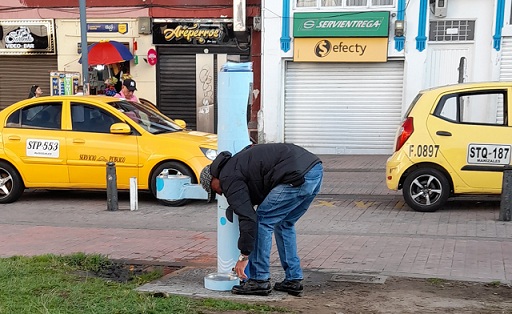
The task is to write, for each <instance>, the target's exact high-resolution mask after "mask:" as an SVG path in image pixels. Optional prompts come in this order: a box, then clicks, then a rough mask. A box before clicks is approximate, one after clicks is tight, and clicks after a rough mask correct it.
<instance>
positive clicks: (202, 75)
mask: <svg viewBox="0 0 512 314" xmlns="http://www.w3.org/2000/svg"><path fill="white" fill-rule="evenodd" d="M152 33H153V44H154V45H155V46H156V47H157V54H158V63H157V65H156V77H157V84H156V86H157V102H158V107H159V109H160V111H162V112H163V113H164V114H166V115H168V116H170V117H172V118H176V119H182V120H185V122H186V123H187V127H188V128H190V129H194V130H200V131H205V132H215V131H216V120H217V118H216V117H217V106H216V103H217V99H216V95H217V91H216V86H217V73H218V71H219V70H220V67H221V66H222V65H223V64H224V63H225V62H226V61H228V60H234V61H242V62H249V61H251V60H250V55H251V54H250V53H251V43H250V36H248V35H247V34H246V33H243V34H235V32H234V31H233V22H232V20H231V19H219V20H210V19H209V20H196V19H193V20H192V19H186V20H175V19H154V20H153V27H152Z"/></svg>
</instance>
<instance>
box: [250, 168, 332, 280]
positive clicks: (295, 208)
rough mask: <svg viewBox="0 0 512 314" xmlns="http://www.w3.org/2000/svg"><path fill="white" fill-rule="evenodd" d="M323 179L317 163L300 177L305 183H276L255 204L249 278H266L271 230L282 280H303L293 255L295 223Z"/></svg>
mask: <svg viewBox="0 0 512 314" xmlns="http://www.w3.org/2000/svg"><path fill="white" fill-rule="evenodd" d="M322 178H323V167H322V164H321V163H318V164H317V165H315V166H314V167H313V168H311V170H309V171H308V172H307V173H306V175H305V176H304V179H305V182H304V183H303V184H302V185H300V186H297V187H293V186H290V185H287V184H280V185H278V186H276V187H275V188H273V189H272V191H270V193H269V194H268V195H267V197H266V198H265V200H263V202H262V203H261V204H260V205H259V206H258V209H257V210H256V214H257V216H258V228H257V234H256V242H255V244H254V251H253V252H251V254H250V255H249V264H248V266H247V268H246V274H247V275H248V277H249V278H250V279H256V280H267V279H269V278H270V251H271V249H272V233H273V232H275V238H276V244H277V251H278V253H279V259H280V260H281V266H282V267H283V269H284V271H285V275H286V278H285V279H286V280H294V279H303V275H302V268H301V267H300V259H299V256H298V255H297V239H296V233H295V223H296V222H297V220H299V218H300V217H302V215H304V213H306V211H307V209H308V207H309V205H311V202H313V199H314V198H315V196H316V195H317V194H318V192H320V186H321V184H322Z"/></svg>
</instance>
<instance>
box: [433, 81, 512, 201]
mask: <svg viewBox="0 0 512 314" xmlns="http://www.w3.org/2000/svg"><path fill="white" fill-rule="evenodd" d="M507 97H508V90H507V89H501V90H499V89H486V90H479V91H470V92H469V91H468V92H458V93H452V94H447V95H444V96H443V97H441V98H440V101H439V103H438V105H437V107H436V109H435V111H434V113H433V115H431V116H429V118H428V122H427V127H428V129H429V133H430V135H431V137H432V139H433V141H434V142H435V144H436V145H438V148H439V151H440V152H441V153H442V154H443V156H444V157H445V158H446V160H447V161H448V163H449V164H450V165H451V167H452V168H453V171H454V172H455V173H457V175H458V177H460V178H461V180H462V182H458V181H457V180H455V179H454V184H455V188H456V192H482V193H486V192H492V191H494V192H495V191H496V190H499V189H501V185H502V171H503V167H504V166H505V165H509V164H510V160H511V154H512V147H511V143H512V140H511V139H512V128H511V127H510V126H509V125H508V118H507V116H506V115H507V110H506V108H505V105H506V103H507V101H506V100H507Z"/></svg>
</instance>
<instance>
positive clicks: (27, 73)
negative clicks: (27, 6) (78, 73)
mask: <svg viewBox="0 0 512 314" xmlns="http://www.w3.org/2000/svg"><path fill="white" fill-rule="evenodd" d="M55 69H57V55H56V45H55V33H54V21H53V20H51V19H44V20H0V109H2V108H5V107H6V106H9V105H11V104H13V103H15V102H17V101H20V100H22V99H26V98H27V97H28V94H29V91H30V88H31V86H32V85H38V86H40V87H41V89H42V90H43V93H44V95H50V90H51V85H50V72H51V71H54V70H55Z"/></svg>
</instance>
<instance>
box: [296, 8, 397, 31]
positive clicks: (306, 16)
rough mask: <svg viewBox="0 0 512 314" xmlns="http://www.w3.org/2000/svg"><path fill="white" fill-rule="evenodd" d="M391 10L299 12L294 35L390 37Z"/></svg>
mask: <svg viewBox="0 0 512 314" xmlns="http://www.w3.org/2000/svg"><path fill="white" fill-rule="evenodd" d="M388 33H389V12H387V11H386V12H321V13H320V12H317V13H307V12H304V13H302V12H299V13H295V14H294V15H293V37H388Z"/></svg>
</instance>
